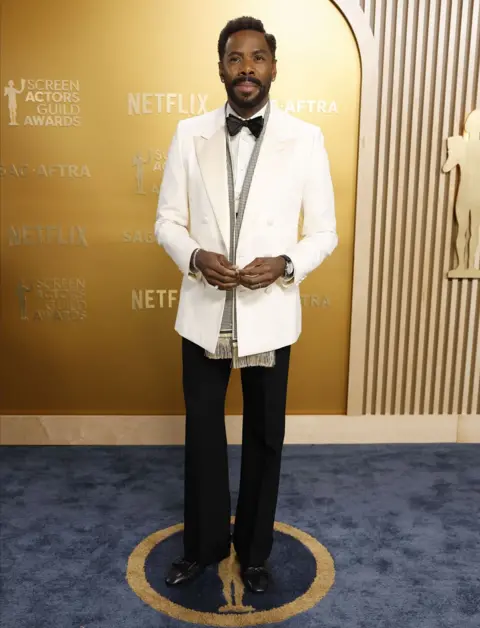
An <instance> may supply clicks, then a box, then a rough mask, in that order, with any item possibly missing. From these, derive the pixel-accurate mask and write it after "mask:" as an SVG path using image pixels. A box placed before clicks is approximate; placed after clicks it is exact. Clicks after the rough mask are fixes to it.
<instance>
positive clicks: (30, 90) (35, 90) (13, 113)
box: [3, 78, 82, 127]
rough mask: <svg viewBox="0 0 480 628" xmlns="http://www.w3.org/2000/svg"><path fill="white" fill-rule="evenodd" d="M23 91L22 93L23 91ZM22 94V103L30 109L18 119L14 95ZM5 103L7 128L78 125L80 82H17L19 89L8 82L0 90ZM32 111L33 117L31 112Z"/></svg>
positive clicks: (31, 80) (55, 80) (59, 80)
mask: <svg viewBox="0 0 480 628" xmlns="http://www.w3.org/2000/svg"><path fill="white" fill-rule="evenodd" d="M25 90H26V92H25ZM23 93H25V98H24V102H25V103H26V104H31V105H33V106H34V110H31V111H29V113H30V114H32V115H26V116H25V118H24V119H23V120H22V121H20V122H19V120H18V100H19V98H18V96H20V94H23ZM3 95H4V96H6V98H7V102H8V114H9V122H8V126H13V127H18V126H22V125H23V126H56V127H74V126H80V125H81V123H82V118H81V116H80V104H79V103H80V82H79V81H76V80H65V79H24V78H22V79H20V88H17V87H16V86H15V81H13V80H11V79H10V80H9V81H8V82H7V85H6V86H4V88H3ZM34 112H36V115H35V113H34Z"/></svg>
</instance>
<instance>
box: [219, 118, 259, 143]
mask: <svg viewBox="0 0 480 628" xmlns="http://www.w3.org/2000/svg"><path fill="white" fill-rule="evenodd" d="M244 126H246V127H247V128H248V129H249V130H250V133H251V134H252V135H254V136H255V137H256V138H258V137H259V136H260V133H261V132H262V129H263V117H262V116H257V117H256V118H250V119H249V120H242V119H241V118H237V116H232V114H230V115H229V116H228V117H227V128H228V132H229V133H230V135H237V133H240V131H241V130H242V128H243V127H244Z"/></svg>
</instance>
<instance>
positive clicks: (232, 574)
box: [127, 522, 335, 627]
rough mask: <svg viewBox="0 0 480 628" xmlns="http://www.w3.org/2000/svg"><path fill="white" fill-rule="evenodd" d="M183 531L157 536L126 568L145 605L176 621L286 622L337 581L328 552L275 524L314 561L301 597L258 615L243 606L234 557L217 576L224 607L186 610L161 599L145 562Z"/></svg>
mask: <svg viewBox="0 0 480 628" xmlns="http://www.w3.org/2000/svg"><path fill="white" fill-rule="evenodd" d="M181 530H183V524H182V523H180V524H177V525H174V526H171V527H170V528H166V529H165V530H159V531H158V532H154V533H153V534H151V535H150V536H148V537H147V538H145V539H144V540H143V541H141V542H140V543H139V544H138V545H137V547H136V548H135V549H134V550H133V552H132V553H131V555H130V557H129V559H128V566H127V582H128V584H129V585H130V587H131V588H132V589H133V591H134V592H135V593H136V594H137V595H138V597H140V598H141V599H142V600H143V601H144V602H145V603H146V604H148V605H149V606H151V607H152V608H154V609H155V610H157V611H160V612H161V613H164V614H165V615H168V616H170V617H173V618H174V619H180V620H182V621H186V622H190V623H193V624H200V625H204V626H233V627H236V626H259V625H262V624H273V623H275V622H281V621H285V620H286V619H289V618H290V617H293V616H295V615H298V614H299V613H303V612H305V611H307V610H309V609H310V608H313V606H315V604H318V602H319V601H320V600H321V599H322V598H324V597H325V595H326V594H327V593H328V591H329V590H330V589H331V587H332V585H333V583H334V581H335V566H334V562H333V558H332V556H331V555H330V553H329V552H328V550H327V549H326V548H325V547H324V546H323V545H321V543H319V542H318V541H317V540H316V539H314V538H313V537H312V536H310V535H309V534H307V533H306V532H302V531H301V530H298V529H297V528H294V527H293V526H290V525H287V524H286V523H279V522H275V530H276V531H277V532H280V533H282V534H287V535H289V536H291V537H293V538H294V539H296V540H297V541H299V542H300V543H302V545H303V546H304V547H305V548H306V549H307V550H309V552H310V553H311V554H312V556H313V557H314V558H315V563H316V575H315V577H314V579H313V581H312V583H311V585H310V587H309V588H308V590H307V591H306V592H305V593H303V594H302V595H301V596H300V597H298V598H297V599H295V600H293V601H292V602H289V603H288V604H284V605H283V606H278V607H276V608H273V609H271V610H261V611H256V610H255V609H254V608H253V607H251V606H244V605H243V591H244V588H243V582H242V579H241V577H240V573H239V569H238V563H237V561H236V560H235V554H234V551H233V550H232V554H231V556H230V557H229V558H227V559H226V560H224V561H222V562H221V563H220V564H219V566H218V575H219V578H220V579H221V581H222V583H223V584H224V586H223V596H224V598H225V602H226V603H225V605H224V606H221V607H220V608H219V609H218V612H217V613H206V612H201V611H196V610H194V609H191V608H185V607H183V606H180V605H179V604H176V603H175V602H172V601H171V600H169V599H168V598H166V597H164V596H163V595H160V593H158V592H157V591H155V589H153V588H152V587H151V586H150V584H149V582H148V581H147V579H146V577H145V562H146V560H147V557H148V555H149V554H150V552H151V551H152V550H153V548H154V547H156V546H157V545H158V544H159V543H162V541H165V539H167V538H168V537H170V536H172V535H174V534H176V533H177V532H180V531H181Z"/></svg>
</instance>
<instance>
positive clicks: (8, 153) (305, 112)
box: [0, 0, 361, 414]
mask: <svg viewBox="0 0 480 628" xmlns="http://www.w3.org/2000/svg"><path fill="white" fill-rule="evenodd" d="M292 9H294V11H293V13H292ZM241 13H242V14H246V15H249V14H250V15H254V16H255V17H258V18H260V19H262V20H263V21H264V23H265V26H266V28H267V30H268V31H269V32H273V33H274V34H275V35H276V37H277V40H278V79H277V81H276V82H275V83H274V85H273V88H272V99H273V100H275V101H276V103H277V105H278V106H280V107H282V108H284V109H285V110H287V111H289V112H291V113H292V115H295V116H298V117H300V118H302V119H304V120H307V121H309V122H313V123H314V124H318V125H319V126H320V127H321V128H322V130H323V132H324V135H325V140H326V146H327V149H328V152H329V156H330V161H331V170H332V176H333V180H334V186H335V196H336V208H337V219H338V232H339V238H340V244H339V247H338V248H337V250H336V251H335V253H334V254H333V256H332V257H330V258H329V259H328V260H327V261H326V262H325V263H324V264H323V265H322V267H321V268H320V269H319V270H318V271H317V272H315V273H314V274H312V275H311V276H310V277H309V278H308V279H307V280H306V281H305V282H303V283H302V302H303V317H304V327H303V330H304V331H303V334H302V337H301V340H300V341H299V342H298V344H297V345H296V346H295V348H294V351H293V354H292V369H291V379H290V389H289V402H288V412H289V413H292V414H294V413H298V414H314V413H319V414H322V413H325V414H334V413H339V414H342V413H344V412H345V411H346V398H347V377H348V353H349V327H350V313H351V291H352V267H353V238H354V218H355V188H356V166H357V148H358V124H359V102H360V71H361V69H360V60H359V55H358V50H357V48H356V44H355V40H354V37H353V34H352V33H351V31H350V30H349V27H348V25H347V23H346V21H345V20H344V18H343V16H342V15H341V13H340V12H339V11H338V9H337V8H336V7H335V5H334V4H333V3H331V2H329V1H323V2H319V0H297V2H296V3H294V4H293V5H292V3H291V2H283V1H278V0H266V1H265V2H264V3H262V4H260V5H259V4H258V3H257V2H253V1H251V0H248V1H247V2H245V3H244V4H242V6H241ZM238 14H239V6H238V4H237V3H235V2H232V1H230V0H227V1H226V2H220V1H218V0H202V1H201V2H188V1H187V2H186V1H185V0H184V1H181V0H162V1H159V0H142V2H132V1H130V0H119V1H117V2H97V1H96V0H79V1H78V2H75V3H68V2H63V1H59V0H41V1H39V0H3V2H2V4H1V21H2V23H1V33H2V38H1V89H2V93H1V96H2V99H1V153H0V173H1V177H0V185H1V227H2V229H1V337H0V340H1V356H0V368H1V372H0V375H1V385H0V386H1V387H0V412H1V413H3V414H15V413H23V414H28V413H42V414H60V413H62V414H63V413H67V414H182V413H183V410H184V407H183V396H182V389H181V360H180V338H179V337H178V336H177V335H176V333H175V332H174V330H173V326H174V319H175V315H176V310H177V302H178V294H179V286H180V280H181V277H180V273H179V272H178V270H177V268H176V267H175V266H174V264H173V263H172V261H171V260H170V259H169V258H168V257H167V255H166V254H165V252H164V251H163V250H162V249H161V248H160V247H159V246H158V244H157V243H156V242H155V240H154V235H153V224H154V220H155V211H156V203H157V196H158V189H159V185H160V183H161V179H162V172H163V169H164V165H165V158H166V154H167V150H168V146H169V143H170V140H171V137H172V135H173V133H174V130H175V126H176V124H177V122H178V121H179V120H181V119H183V118H185V117H188V116H194V115H197V114H201V113H204V112H206V111H210V110H212V109H214V108H216V107H218V106H220V105H221V104H222V103H223V102H224V91H223V85H222V84H221V83H220V81H219V79H218V76H217V52H216V48H217V40H218V35H219V32H220V30H221V28H222V27H223V26H224V24H225V23H226V22H227V21H228V20H229V19H231V18H233V17H237V15H238ZM227 411H228V412H229V413H239V412H241V387H240V382H239V377H238V373H235V374H234V377H233V381H232V385H231V387H230V390H229V395H228V403H227Z"/></svg>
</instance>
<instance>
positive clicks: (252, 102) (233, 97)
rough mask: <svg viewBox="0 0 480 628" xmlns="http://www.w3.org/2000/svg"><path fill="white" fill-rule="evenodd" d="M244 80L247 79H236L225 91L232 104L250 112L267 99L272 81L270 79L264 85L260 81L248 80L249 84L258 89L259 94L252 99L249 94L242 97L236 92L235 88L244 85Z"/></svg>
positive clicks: (226, 86)
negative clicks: (240, 84)
mask: <svg viewBox="0 0 480 628" xmlns="http://www.w3.org/2000/svg"><path fill="white" fill-rule="evenodd" d="M243 80H245V79H234V80H233V81H232V82H231V83H229V84H228V85H227V84H225V89H226V91H227V96H228V98H229V100H230V102H232V103H233V104H234V105H235V107H236V108H237V109H240V110H242V109H243V110H245V111H248V110H250V109H255V107H258V105H260V104H261V103H262V102H263V101H264V100H265V99H266V98H267V96H268V93H269V91H270V85H271V83H272V81H271V79H270V80H269V81H268V83H263V84H262V83H260V81H259V80H258V79H253V80H252V79H248V82H251V83H253V84H254V85H256V86H257V87H258V92H257V94H256V95H255V96H254V97H253V98H252V97H250V95H249V94H245V95H242V94H239V93H238V92H236V91H235V86H236V85H238V84H239V83H242V81H243Z"/></svg>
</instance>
